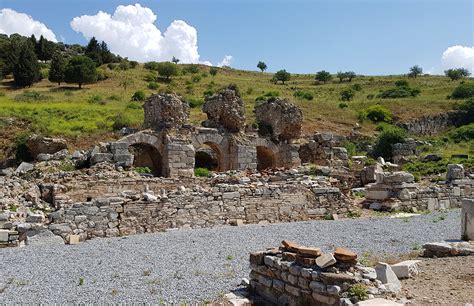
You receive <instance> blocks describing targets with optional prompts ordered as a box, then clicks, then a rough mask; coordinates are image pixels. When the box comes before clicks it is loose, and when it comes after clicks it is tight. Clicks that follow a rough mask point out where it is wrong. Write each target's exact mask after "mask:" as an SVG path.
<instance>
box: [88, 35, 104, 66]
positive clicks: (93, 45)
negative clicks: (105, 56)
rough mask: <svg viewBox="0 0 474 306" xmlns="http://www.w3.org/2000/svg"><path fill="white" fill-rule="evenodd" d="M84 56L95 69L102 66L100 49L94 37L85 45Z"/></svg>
mask: <svg viewBox="0 0 474 306" xmlns="http://www.w3.org/2000/svg"><path fill="white" fill-rule="evenodd" d="M84 54H85V55H86V56H87V57H88V58H90V59H91V60H93V61H94V63H95V65H96V66H97V67H98V66H100V65H102V64H103V60H102V48H101V46H100V45H99V42H98V41H97V39H95V37H92V38H91V40H90V41H89V43H88V44H87V46H86V50H85V52H84Z"/></svg>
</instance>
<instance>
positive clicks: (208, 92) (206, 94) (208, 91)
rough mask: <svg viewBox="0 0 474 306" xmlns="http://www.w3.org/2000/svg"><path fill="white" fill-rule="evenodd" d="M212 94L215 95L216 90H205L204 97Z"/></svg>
mask: <svg viewBox="0 0 474 306" xmlns="http://www.w3.org/2000/svg"><path fill="white" fill-rule="evenodd" d="M212 95H214V90H212V89H208V90H206V91H205V92H204V97H210V96H212Z"/></svg>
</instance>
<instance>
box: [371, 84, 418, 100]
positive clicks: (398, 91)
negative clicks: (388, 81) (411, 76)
mask: <svg viewBox="0 0 474 306" xmlns="http://www.w3.org/2000/svg"><path fill="white" fill-rule="evenodd" d="M419 94H420V90H419V89H415V88H409V87H395V88H390V89H387V90H384V91H382V92H381V93H380V94H379V95H378V97H379V98H382V99H396V98H409V97H416V96H418V95H419Z"/></svg>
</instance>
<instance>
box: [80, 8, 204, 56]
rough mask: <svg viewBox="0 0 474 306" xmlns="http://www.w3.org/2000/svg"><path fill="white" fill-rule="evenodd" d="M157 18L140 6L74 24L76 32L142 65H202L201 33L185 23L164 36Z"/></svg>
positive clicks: (176, 24) (178, 23)
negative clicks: (170, 62) (174, 63)
mask: <svg viewBox="0 0 474 306" xmlns="http://www.w3.org/2000/svg"><path fill="white" fill-rule="evenodd" d="M156 18H157V17H156V15H155V14H154V13H153V11H152V10H151V9H149V8H147V7H143V6H141V5H140V4H135V5H127V6H123V5H120V6H118V7H117V8H116V9H115V12H114V14H113V15H110V14H108V13H104V12H102V11H99V12H98V13H97V14H96V15H93V16H89V15H83V16H79V17H75V18H74V19H73V20H72V21H71V27H72V29H73V30H74V31H76V32H80V33H82V34H83V35H84V36H85V37H86V38H87V39H90V38H91V37H92V36H95V37H96V38H97V40H99V41H100V40H103V41H105V42H106V43H107V45H108V46H109V49H110V50H111V51H112V52H114V53H118V54H120V55H121V56H124V57H128V58H129V59H132V60H137V61H141V62H146V61H169V60H171V58H172V57H173V56H175V57H177V58H178V59H179V60H180V62H181V63H199V62H200V61H199V53H198V45H197V30H196V29H195V28H194V27H192V26H190V25H188V24H187V23H186V22H184V21H182V20H175V21H173V22H172V23H171V25H170V26H169V27H168V28H167V29H166V31H165V32H164V33H161V31H160V30H159V29H158V28H157V27H156V26H155V25H154V22H155V21H156Z"/></svg>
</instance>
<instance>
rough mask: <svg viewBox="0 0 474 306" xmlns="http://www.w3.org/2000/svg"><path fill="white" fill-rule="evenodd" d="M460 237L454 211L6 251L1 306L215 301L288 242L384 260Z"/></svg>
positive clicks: (0, 271)
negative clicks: (252, 258)
mask: <svg viewBox="0 0 474 306" xmlns="http://www.w3.org/2000/svg"><path fill="white" fill-rule="evenodd" d="M459 235H460V211H459V210H452V211H449V212H447V213H434V214H427V215H421V216H416V217H412V218H410V219H389V218H370V219H354V220H339V221H311V222H295V223H280V224H271V225H246V226H242V227H219V228H209V229H198V230H175V231H169V232H165V233H154V234H143V235H135V236H130V237H126V238H107V239H93V240H90V241H87V242H85V243H82V244H79V245H44V246H35V247H33V246H29V247H28V246H27V247H24V248H9V249H0V262H1V263H2V264H1V268H0V304H3V303H27V302H29V303H32V302H34V303H53V302H55V303H66V302H68V303H79V302H82V303H104V302H150V303H160V302H175V303H177V302H187V303H189V302H198V301H199V302H204V301H211V300H214V299H216V298H218V297H219V296H220V295H221V294H223V293H227V292H229V291H230V290H232V289H235V288H236V287H237V286H238V284H239V282H240V279H241V278H242V277H248V273H249V272H250V271H249V268H248V253H249V252H253V251H259V250H264V249H265V248H266V247H270V246H277V245H279V243H280V241H281V240H282V239H291V240H294V241H297V242H299V243H301V244H305V245H308V246H319V247H321V248H322V249H324V250H326V251H330V250H332V249H333V247H335V246H344V247H348V248H351V249H354V250H355V251H357V252H359V254H361V253H362V252H370V253H372V254H378V255H382V256H383V254H391V255H393V254H399V253H407V252H410V251H411V250H412V249H413V248H414V247H416V246H420V245H422V244H423V243H425V242H428V241H439V240H443V239H457V238H459ZM2 288H3V290H2Z"/></svg>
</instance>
